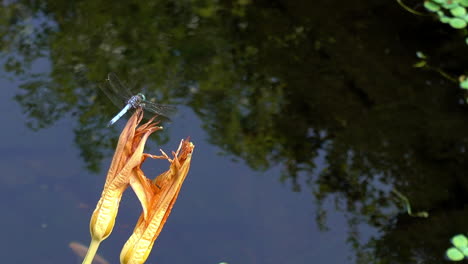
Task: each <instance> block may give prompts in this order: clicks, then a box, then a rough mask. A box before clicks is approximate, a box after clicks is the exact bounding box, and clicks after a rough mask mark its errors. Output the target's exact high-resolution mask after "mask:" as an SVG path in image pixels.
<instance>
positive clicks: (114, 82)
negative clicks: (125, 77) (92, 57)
mask: <svg viewBox="0 0 468 264" xmlns="http://www.w3.org/2000/svg"><path fill="white" fill-rule="evenodd" d="M107 81H109V84H110V86H111V87H112V89H113V90H114V93H115V94H118V95H120V96H123V97H124V98H127V99H129V98H130V97H132V96H133V94H132V92H131V91H130V89H128V87H127V86H125V85H124V84H123V83H122V82H121V81H120V79H119V78H118V77H117V75H115V73H113V72H111V73H109V74H108V75H107Z"/></svg>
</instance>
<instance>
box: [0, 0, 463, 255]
mask: <svg viewBox="0 0 468 264" xmlns="http://www.w3.org/2000/svg"><path fill="white" fill-rule="evenodd" d="M332 2H333V1H332ZM334 4H335V5H333V3H331V2H330V1H323V3H321V2H313V3H312V2H310V3H309V2H308V1H274V2H273V3H270V2H267V1H258V2H256V3H255V4H254V3H250V1H234V2H230V1H220V2H214V1H213V2H205V1H168V0H167V1H157V2H150V3H134V2H130V1H128V2H125V1H119V2H118V3H115V2H112V1H98V2H92V1H81V2H74V3H73V4H70V3H69V2H66V1H63V2H57V1H37V2H36V1H19V2H16V3H11V4H8V5H5V6H4V7H3V9H1V17H2V20H1V27H0V30H1V33H2V36H4V37H3V38H2V39H1V46H2V47H3V51H4V52H9V57H8V58H7V59H6V60H5V69H6V70H7V71H8V72H10V73H13V74H15V75H17V76H21V77H22V78H24V79H25V80H26V81H25V83H24V84H23V85H22V87H21V88H22V91H23V93H21V94H19V95H18V96H17V97H16V100H17V101H18V102H19V103H20V105H21V106H22V107H23V110H24V111H25V112H26V113H27V114H28V116H29V117H30V120H31V123H30V126H31V127H32V128H34V129H40V128H43V127H46V126H49V125H51V124H53V123H54V122H55V121H56V120H58V119H60V118H61V117H63V116H64V115H65V114H68V113H73V114H74V115H76V116H78V117H79V118H78V121H79V124H78V125H77V128H76V129H75V131H76V143H77V144H78V145H79V147H80V149H81V151H82V157H83V158H84V159H85V161H86V162H87V164H88V165H89V168H90V169H92V170H94V171H96V170H98V164H99V161H100V159H102V158H103V157H104V156H105V154H106V151H108V150H109V148H110V146H111V142H109V139H108V137H107V135H108V131H107V130H106V131H103V126H102V124H105V123H106V121H107V120H105V117H103V116H102V115H101V114H100V113H102V112H103V111H106V112H108V111H110V107H111V106H110V104H107V103H105V100H106V98H104V96H102V95H101V94H99V92H98V89H97V86H96V85H98V84H99V83H100V82H102V81H103V78H104V77H103V76H105V75H106V74H107V73H108V72H110V71H115V72H117V73H118V75H119V76H122V79H124V80H131V81H132V82H133V84H135V85H136V86H138V87H146V89H147V90H148V91H158V93H155V95H156V96H157V97H158V99H160V101H161V102H165V103H174V102H177V103H181V104H187V105H189V106H191V107H192V108H193V109H194V111H195V112H196V113H197V114H198V115H199V117H200V118H201V119H202V120H203V125H204V128H205V129H206V131H207V132H208V133H209V135H210V141H211V143H213V144H216V145H217V146H219V147H221V148H222V149H223V150H224V151H225V152H226V153H227V154H229V155H234V156H236V157H239V158H241V159H243V160H245V161H246V162H247V163H248V164H249V165H250V166H251V167H252V168H254V169H259V170H262V169H267V168H269V167H271V166H274V165H277V164H280V165H281V166H282V167H283V168H284V173H283V178H282V180H288V181H290V182H292V183H293V187H294V190H296V191H299V190H301V188H303V187H306V186H307V187H308V188H310V189H311V190H312V191H313V193H314V194H315V196H316V198H317V201H318V202H319V203H320V202H323V201H324V200H325V199H327V198H328V197H335V198H336V199H337V205H338V206H340V207H342V209H343V210H345V211H347V212H349V213H350V214H349V215H350V217H349V220H350V221H349V223H350V227H351V232H350V241H351V242H353V241H355V240H356V239H355V238H356V237H358V233H359V232H358V230H357V229H356V226H357V225H358V223H362V222H365V223H368V224H370V225H372V226H374V227H376V228H379V229H381V230H382V231H384V232H385V235H383V236H382V237H381V238H380V239H374V240H372V241H370V243H369V245H372V246H371V248H372V249H373V252H374V253H375V255H376V256H377V257H379V258H381V259H388V261H387V262H389V263H390V262H392V263H393V262H395V263H409V261H410V260H414V259H424V260H427V261H429V262H427V263H431V262H430V261H433V262H435V260H439V259H440V258H439V256H440V255H441V254H439V252H443V250H444V248H445V247H447V246H448V245H445V244H444V245H443V246H441V245H440V244H439V242H440V239H441V238H442V237H444V236H445V237H447V238H449V237H451V236H452V235H453V234H454V233H457V232H458V231H456V228H453V230H447V229H446V227H447V226H453V225H454V224H455V223H453V221H455V219H452V218H447V217H445V218H444V217H443V215H444V214H446V210H458V209H460V208H462V207H463V204H464V202H466V198H464V196H463V195H461V194H462V193H464V192H466V186H467V180H466V179H467V177H466V176H465V169H464V164H465V163H466V162H467V154H466V148H467V147H468V146H467V143H468V139H467V136H466V135H468V133H467V132H468V122H467V118H466V116H467V110H466V106H465V104H460V103H459V102H460V100H463V99H464V97H463V96H464V95H463V94H462V93H461V92H460V91H459V90H458V88H457V87H455V85H452V84H449V83H446V82H445V81H444V80H443V79H442V78H440V77H439V76H437V75H436V74H433V73H430V72H422V71H421V70H419V69H414V68H412V67H411V65H412V64H413V63H414V61H415V60H416V58H415V56H414V55H413V54H414V53H415V51H416V49H425V50H426V51H427V53H430V54H433V56H434V61H435V62H436V63H440V64H441V65H443V64H442V62H443V61H444V60H445V61H450V65H448V67H447V70H448V71H449V72H450V71H452V72H454V73H459V72H461V69H463V65H464V64H463V63H464V62H465V61H464V59H463V58H459V59H455V58H454V56H453V55H450V54H456V51H458V50H461V49H462V48H465V47H464V43H463V41H459V40H454V39H453V38H455V37H456V36H455V35H454V34H447V33H443V32H444V31H446V29H445V28H443V30H441V31H440V32H442V33H440V32H439V33H438V32H437V30H434V28H436V27H437V26H438V25H433V24H429V23H432V22H430V21H427V20H425V21H422V20H418V21H415V18H413V17H411V16H409V15H408V14H406V13H405V12H404V11H403V10H400V9H399V7H398V5H394V3H374V2H372V1H368V2H359V1H356V2H355V3H354V2H353V3H348V2H346V3H343V2H339V3H338V2H336V3H334ZM387 5H388V6H387ZM329 6H334V8H333V10H331V9H330V8H329ZM376 10H385V12H386V16H385V17H383V16H382V13H381V12H383V11H376ZM331 11H333V15H334V16H333V19H330V12H331ZM388 17H392V18H393V19H391V20H389V19H388ZM325 21H327V22H326V23H325ZM427 28H431V30H430V32H426V31H425V30H426V29H427ZM436 34H438V35H436ZM458 43H460V44H458ZM44 57H47V58H48V59H49V60H50V62H51V70H50V72H48V73H43V74H30V72H31V71H30V68H31V67H32V65H33V63H34V62H35V61H37V60H38V59H40V58H44ZM170 100H173V101H170ZM107 107H109V109H107ZM105 135H106V136H105ZM111 140H115V138H113V139H111ZM320 159H323V160H324V161H325V167H324V168H322V167H317V165H316V164H318V162H317V161H318V160H320ZM389 186H390V187H391V186H393V187H395V188H397V189H398V190H400V191H402V192H403V193H405V195H407V196H408V197H410V199H411V201H412V205H413V206H414V207H415V208H421V209H423V210H429V211H430V214H431V217H430V218H429V220H421V219H415V218H410V217H409V216H407V215H405V214H404V210H403V212H402V213H401V214H399V215H398V216H397V217H396V218H395V217H393V215H394V211H392V209H394V208H395V202H394V201H393V200H392V199H391V194H390V192H389V191H388V190H386V187H389ZM387 189H388V188H387ZM454 193H455V194H457V195H454ZM318 216H319V218H320V219H322V220H323V217H324V216H325V212H324V211H322V212H319V213H318ZM464 219H467V218H466V217H465V218H464ZM437 221H445V222H444V223H445V224H440V223H439V224H437ZM451 224H453V225H451ZM402 230H403V231H402ZM418 232H419V233H418ZM400 233H401V234H400ZM423 235H424V237H422V236H423ZM415 240H417V241H420V243H413V241H415ZM421 241H436V242H435V243H434V245H430V246H429V247H427V243H425V242H421ZM443 242H445V241H442V242H440V243H442V244H443ZM352 244H353V245H354V246H355V248H356V251H357V252H360V256H361V260H363V261H364V260H365V256H366V252H365V249H362V248H360V245H358V244H356V243H352ZM435 244H437V245H435ZM401 245H405V246H406V247H407V250H402V249H401V248H400V246H401ZM440 247H442V249H441V250H438V248H440ZM436 248H437V249H436ZM392 252H393V253H392ZM395 252H398V254H395ZM392 258H394V259H392ZM425 263H426V262H425Z"/></svg>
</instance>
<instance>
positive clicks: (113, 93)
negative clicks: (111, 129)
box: [99, 72, 177, 126]
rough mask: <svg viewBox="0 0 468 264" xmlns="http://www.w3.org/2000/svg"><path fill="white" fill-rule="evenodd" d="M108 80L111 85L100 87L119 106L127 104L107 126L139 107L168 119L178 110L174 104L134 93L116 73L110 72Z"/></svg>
mask: <svg viewBox="0 0 468 264" xmlns="http://www.w3.org/2000/svg"><path fill="white" fill-rule="evenodd" d="M106 80H107V82H108V83H109V85H108V86H106V85H100V86H99V87H100V88H101V90H102V91H103V92H104V93H105V94H106V95H107V97H109V99H110V100H111V101H112V102H113V103H114V104H115V105H117V106H118V107H122V106H123V105H125V106H124V107H123V108H122V110H120V112H119V113H118V114H117V115H115V116H114V118H112V119H111V120H110V121H109V123H108V124H107V126H112V125H113V124H114V123H115V122H117V120H119V119H120V118H121V117H122V116H123V115H124V114H125V113H127V112H128V111H129V110H131V109H136V108H138V107H141V108H143V109H144V110H145V111H148V112H151V113H153V114H157V115H159V116H163V117H164V118H167V119H169V118H170V117H171V116H172V115H174V114H175V112H176V111H177V109H176V108H175V107H174V106H171V105H162V104H157V103H154V102H152V101H149V100H147V99H146V96H145V95H144V94H143V93H141V92H140V93H137V94H134V93H132V91H131V90H130V89H129V88H128V87H127V86H125V85H124V84H123V83H122V82H121V81H120V79H119V78H118V77H117V75H116V74H115V73H112V72H111V73H109V74H108V75H107V79H106ZM109 86H110V87H109Z"/></svg>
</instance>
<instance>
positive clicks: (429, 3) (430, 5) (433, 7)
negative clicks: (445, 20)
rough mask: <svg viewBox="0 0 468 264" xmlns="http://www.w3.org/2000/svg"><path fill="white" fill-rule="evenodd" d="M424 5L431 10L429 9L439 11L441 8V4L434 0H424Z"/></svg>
mask: <svg viewBox="0 0 468 264" xmlns="http://www.w3.org/2000/svg"><path fill="white" fill-rule="evenodd" d="M424 7H425V8H426V9H427V10H429V11H432V12H436V11H439V10H440V5H438V4H436V3H434V2H432V1H425V2H424Z"/></svg>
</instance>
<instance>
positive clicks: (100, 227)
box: [83, 109, 162, 263]
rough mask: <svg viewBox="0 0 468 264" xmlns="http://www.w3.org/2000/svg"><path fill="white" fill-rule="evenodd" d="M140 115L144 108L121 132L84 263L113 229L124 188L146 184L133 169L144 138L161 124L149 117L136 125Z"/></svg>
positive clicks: (142, 197)
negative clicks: (147, 120) (157, 124)
mask: <svg viewBox="0 0 468 264" xmlns="http://www.w3.org/2000/svg"><path fill="white" fill-rule="evenodd" d="M142 116H143V110H142V109H137V111H136V112H135V113H134V114H133V115H132V117H131V118H130V119H129V120H128V122H127V124H126V126H125V128H124V129H123V131H122V133H121V134H120V137H119V142H118V145H117V148H116V150H115V154H114V157H113V159H112V163H111V166H110V168H109V171H108V173H107V177H106V182H105V184H104V189H103V191H102V194H101V198H100V200H99V202H98V204H97V206H96V209H95V210H94V212H93V215H92V216H91V221H90V232H91V243H90V246H89V250H88V253H87V254H86V257H85V259H84V261H83V263H91V261H92V259H93V257H94V255H95V254H96V251H97V248H98V247H99V244H100V243H101V242H102V241H103V240H104V239H106V238H107V237H108V236H109V235H110V233H111V232H112V229H113V227H114V223H115V217H116V216H117V212H118V209H119V203H120V199H121V198H122V194H123V192H124V191H125V189H127V187H128V186H129V185H131V186H132V188H133V189H134V190H143V189H145V188H144V187H142V185H147V183H146V181H147V180H146V179H142V178H141V177H138V178H135V177H136V176H138V175H137V174H135V173H133V171H134V170H135V169H136V168H138V169H139V167H140V165H141V163H142V162H143V161H144V159H145V157H144V155H143V149H144V146H145V143H146V140H147V139H148V137H149V136H150V135H151V134H152V133H153V132H155V131H157V130H160V129H162V127H159V126H156V123H154V122H153V119H151V120H150V121H149V122H147V123H146V124H143V125H141V126H140V127H138V128H137V125H138V124H139V123H140V122H141V119H142ZM137 196H138V198H139V199H140V201H141V202H142V206H144V208H143V210H144V212H146V211H147V209H146V208H145V206H146V204H147V202H146V201H147V200H148V199H147V198H146V196H145V194H144V193H142V192H140V191H139V192H138V193H137Z"/></svg>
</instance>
